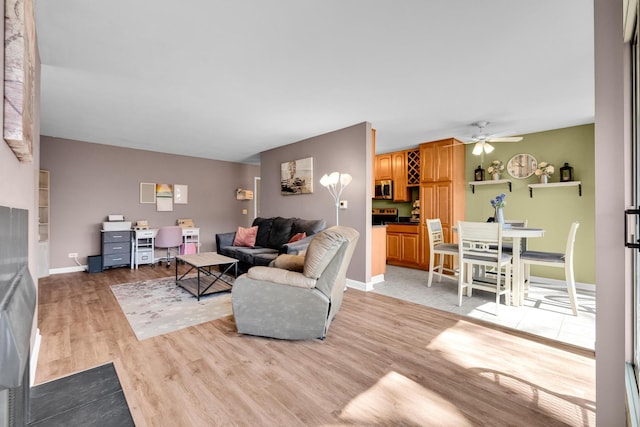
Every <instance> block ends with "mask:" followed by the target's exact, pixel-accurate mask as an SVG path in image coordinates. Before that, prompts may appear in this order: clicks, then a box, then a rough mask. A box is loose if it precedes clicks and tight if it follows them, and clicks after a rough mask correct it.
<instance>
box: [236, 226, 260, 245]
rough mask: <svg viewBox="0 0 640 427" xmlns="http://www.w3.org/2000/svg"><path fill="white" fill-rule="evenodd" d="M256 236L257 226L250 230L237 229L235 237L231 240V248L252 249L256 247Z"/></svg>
mask: <svg viewBox="0 0 640 427" xmlns="http://www.w3.org/2000/svg"><path fill="white" fill-rule="evenodd" d="M257 235H258V226H257V225H254V226H253V227H250V228H245V227H238V231H236V237H235V238H234V239H233V246H246V247H248V248H252V247H254V246H255V245H256V236H257Z"/></svg>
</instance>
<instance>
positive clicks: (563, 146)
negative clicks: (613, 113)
mask: <svg viewBox="0 0 640 427" xmlns="http://www.w3.org/2000/svg"><path fill="white" fill-rule="evenodd" d="M523 136H524V139H523V140H522V141H521V142H508V143H507V142H503V143H492V144H491V145H493V146H494V147H495V150H494V151H493V152H492V153H491V154H486V155H484V159H483V161H482V165H483V168H485V169H486V168H487V166H488V165H489V164H490V163H491V162H492V161H493V160H501V161H502V162H503V163H504V164H505V167H506V164H507V162H508V161H509V159H510V158H511V157H513V156H514V155H516V154H521V153H526V154H531V155H533V156H534V157H535V158H536V160H537V161H538V163H540V162H542V161H545V162H549V163H551V164H552V165H553V166H554V167H555V173H554V174H553V176H551V179H550V181H549V182H559V180H560V178H559V177H560V167H562V166H563V165H564V163H565V162H568V163H569V165H570V166H573V174H574V180H576V181H581V182H582V197H580V196H579V195H578V188H577V187H558V188H536V189H534V190H533V198H531V197H529V188H528V187H527V185H528V184H535V183H538V177H536V176H535V175H533V176H531V177H529V178H527V179H516V178H512V177H511V176H510V175H509V174H508V173H507V171H506V169H505V171H504V172H503V174H502V177H501V178H502V179H511V182H512V192H509V188H508V186H507V184H499V185H483V186H477V187H476V188H475V194H474V193H472V192H471V187H470V186H468V187H467V191H466V194H465V196H466V210H465V219H466V220H467V221H486V220H487V218H489V217H491V216H493V208H492V207H491V204H490V200H491V199H492V198H494V197H495V196H496V195H498V194H500V193H505V194H506V195H507V197H506V201H507V205H506V207H505V209H504V213H505V219H508V220H510V219H514V220H516V219H526V220H527V221H528V224H529V226H530V227H539V228H543V229H545V235H544V237H542V238H535V239H529V242H528V248H529V249H532V250H540V251H548V252H564V250H565V246H566V242H567V235H568V233H569V227H570V226H571V223H572V222H573V221H579V222H580V228H578V231H577V234H576V244H575V258H574V272H575V276H576V281H577V282H581V283H590V284H595V194H594V193H595V171H594V169H595V156H594V142H595V138H594V125H593V124H589V125H582V126H575V127H570V128H563V129H556V130H551V131H546V132H538V133H531V134H527V135H523ZM472 149H473V144H469V145H467V147H466V176H467V181H473V177H474V170H475V169H476V168H477V167H478V165H479V164H481V156H474V155H473V154H472V153H471V150H472ZM487 175H488V174H487ZM621 220H622V217H621ZM621 239H622V236H621ZM531 274H532V275H534V276H541V277H549V278H554V279H560V280H564V269H561V268H551V267H539V266H532V267H531Z"/></svg>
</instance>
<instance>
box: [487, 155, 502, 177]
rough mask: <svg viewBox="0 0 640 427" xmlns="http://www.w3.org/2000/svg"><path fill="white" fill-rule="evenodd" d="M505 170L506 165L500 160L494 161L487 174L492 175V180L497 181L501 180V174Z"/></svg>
mask: <svg viewBox="0 0 640 427" xmlns="http://www.w3.org/2000/svg"><path fill="white" fill-rule="evenodd" d="M503 170H504V164H503V163H502V161H500V160H494V161H492V162H491V165H489V167H488V168H487V172H488V173H489V175H491V179H493V180H495V181H497V180H499V179H500V174H501V173H502V171H503Z"/></svg>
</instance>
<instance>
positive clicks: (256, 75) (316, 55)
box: [35, 0, 622, 163]
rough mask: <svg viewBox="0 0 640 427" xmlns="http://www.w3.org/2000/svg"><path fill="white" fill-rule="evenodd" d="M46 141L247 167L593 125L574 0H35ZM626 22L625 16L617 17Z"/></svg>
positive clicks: (582, 29)
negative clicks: (353, 129)
mask: <svg viewBox="0 0 640 427" xmlns="http://www.w3.org/2000/svg"><path fill="white" fill-rule="evenodd" d="M35 9H36V25H37V33H38V43H39V47H40V58H41V61H42V111H41V119H42V121H41V133H42V134H43V135H49V136H55V137H62V138H70V139H76V140H81V141H88V142H95V143H101V144H109V145H116V146H124V147H131V148H137V149H143V150H153V151H160V152H167V153H176V154H184V155H189V156H197V157H204V158H211V159H220V160H227V161H235V162H248V163H255V162H257V161H259V156H258V153H259V152H261V151H264V150H268V149H271V148H274V147H277V146H281V145H284V144H289V143H292V142H295V141H299V140H301V139H305V138H308V137H312V136H315V135H318V134H322V133H326V132H330V131H333V130H336V129H340V128H343V127H346V126H350V125H353V124H356V123H360V122H363V121H369V122H371V123H372V124H373V127H374V128H376V129H377V152H379V153H380V152H389V151H394V150H397V149H404V148H408V147H414V146H416V145H417V144H419V143H421V142H424V141H431V140H436V139H441V138H447V137H452V136H453V137H457V138H461V139H465V138H469V137H470V136H471V135H472V134H473V133H474V129H473V128H472V127H471V126H470V124H471V123H472V122H474V121H477V120H488V121H490V122H491V124H490V125H489V127H488V131H489V133H493V132H503V131H509V132H507V133H508V134H509V135H519V134H525V133H531V132H538V131H544V130H550V129H557V128H562V127H567V126H574V125H580V124H585V123H592V122H593V121H594V72H593V2H590V1H584V0H562V1H558V0H536V1H531V0H456V1H447V0H402V1H398V0H315V1H314V0H271V1H265V0H236V1H232V0H227V1H221V0H186V1H179V2H176V1H175V0H172V1H169V0H137V1H132V0H109V1H106V0H92V1H87V0H35ZM621 19H622V17H621Z"/></svg>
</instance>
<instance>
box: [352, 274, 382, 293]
mask: <svg viewBox="0 0 640 427" xmlns="http://www.w3.org/2000/svg"><path fill="white" fill-rule="evenodd" d="M376 277H378V276H376ZM383 277H384V276H383ZM346 285H347V287H348V288H353V289H358V290H360V291H365V292H368V291H372V290H373V281H371V282H368V283H365V282H360V281H358V280H351V279H347V282H346Z"/></svg>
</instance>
